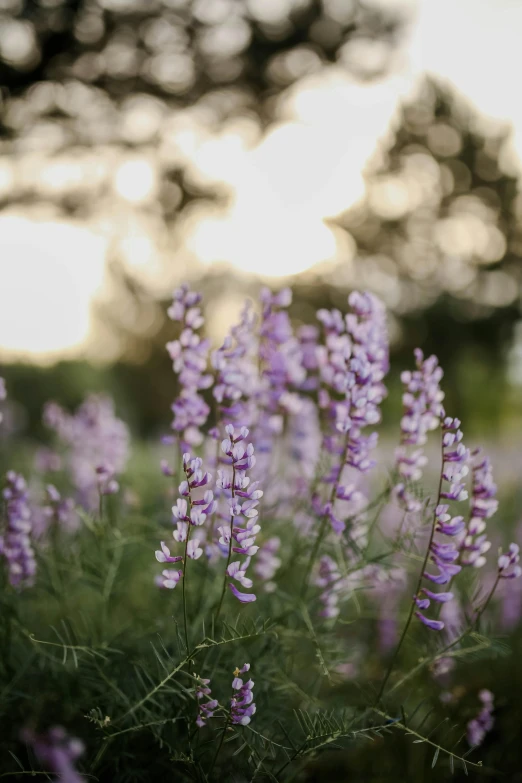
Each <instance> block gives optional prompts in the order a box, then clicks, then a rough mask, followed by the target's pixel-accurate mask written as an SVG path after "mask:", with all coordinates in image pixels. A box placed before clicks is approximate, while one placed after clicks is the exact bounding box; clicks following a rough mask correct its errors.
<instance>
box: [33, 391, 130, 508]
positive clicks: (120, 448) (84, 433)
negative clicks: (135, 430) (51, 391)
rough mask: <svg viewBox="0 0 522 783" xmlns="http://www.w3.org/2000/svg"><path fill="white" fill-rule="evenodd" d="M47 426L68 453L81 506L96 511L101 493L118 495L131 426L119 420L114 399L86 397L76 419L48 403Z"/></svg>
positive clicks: (55, 405)
mask: <svg viewBox="0 0 522 783" xmlns="http://www.w3.org/2000/svg"><path fill="white" fill-rule="evenodd" d="M44 422H45V424H46V425H47V426H48V427H50V428H51V429H53V430H54V431H55V432H56V434H57V436H58V438H59V440H60V441H61V442H62V443H63V444H64V445H65V447H66V449H67V451H68V459H67V462H66V464H67V466H68V469H69V471H70V473H71V476H72V480H73V482H74V485H75V487H76V489H77V491H78V499H79V502H80V503H81V504H82V505H83V506H84V507H85V508H87V509H88V510H90V511H94V510H95V509H97V508H98V504H99V495H100V493H101V494H104V495H110V494H114V493H115V492H117V491H118V482H117V480H116V476H117V475H118V474H120V473H121V472H122V471H123V470H124V468H125V465H126V463H127V459H128V456H129V442H130V433H129V430H128V427H127V425H126V424H125V423H124V422H123V421H121V419H118V418H117V417H116V415H115V411H114V404H113V401H112V400H111V399H110V397H106V396H103V395H96V394H91V395H89V396H88V397H86V399H85V401H84V402H83V403H82V404H81V405H80V407H79V408H78V410H77V411H76V413H74V415H71V414H69V413H67V412H66V411H64V410H63V409H62V408H61V407H60V406H59V405H57V404H56V403H54V402H50V403H48V404H47V405H46V407H45V410H44Z"/></svg>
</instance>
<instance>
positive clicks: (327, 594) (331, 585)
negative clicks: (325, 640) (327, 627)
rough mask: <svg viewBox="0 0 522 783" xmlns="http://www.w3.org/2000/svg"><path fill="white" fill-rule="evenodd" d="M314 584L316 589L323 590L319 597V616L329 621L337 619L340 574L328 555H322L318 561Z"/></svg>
mask: <svg viewBox="0 0 522 783" xmlns="http://www.w3.org/2000/svg"><path fill="white" fill-rule="evenodd" d="M315 584H316V585H317V587H321V588H323V590H322V593H321V594H320V596H319V597H320V600H321V602H322V604H323V609H321V611H320V612H319V615H320V616H321V617H326V618H329V619H331V618H334V617H337V616H338V614H339V611H340V609H339V592H340V589H342V585H341V573H340V571H339V568H338V567H337V563H336V562H335V560H333V559H332V558H331V557H330V556H329V555H323V556H322V557H321V559H320V561H319V572H318V575H317V577H316V579H315Z"/></svg>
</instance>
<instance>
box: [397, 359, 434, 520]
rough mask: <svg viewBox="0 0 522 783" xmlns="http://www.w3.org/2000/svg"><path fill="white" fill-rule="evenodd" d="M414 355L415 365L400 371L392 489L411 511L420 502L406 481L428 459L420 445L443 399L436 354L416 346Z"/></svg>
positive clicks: (415, 477)
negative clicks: (400, 408)
mask: <svg viewBox="0 0 522 783" xmlns="http://www.w3.org/2000/svg"><path fill="white" fill-rule="evenodd" d="M414 355H415V362H416V366H417V369H416V370H414V371H413V372H410V371H409V370H408V371H405V372H403V373H402V374H401V381H402V383H403V385H404V387H405V391H404V393H403V395H402V404H403V407H404V414H403V417H402V419H401V445H400V446H399V448H398V449H397V450H396V452H395V462H396V467H397V473H398V475H399V477H400V481H399V483H398V484H397V485H396V487H395V493H396V496H397V498H398V500H399V502H400V504H401V505H402V506H403V507H404V508H405V510H406V511H412V512H413V511H420V509H421V503H420V502H419V500H418V499H417V498H416V497H415V496H414V495H413V494H412V493H411V492H410V491H409V490H408V488H407V485H408V484H410V483H411V482H417V481H419V479H420V478H421V477H422V471H423V468H424V467H425V465H426V464H427V462H428V458H427V457H426V455H425V454H424V451H423V449H422V446H424V444H425V443H426V441H427V436H428V432H430V431H431V430H435V429H436V428H437V427H438V426H439V423H440V417H441V415H442V400H443V399H444V392H443V391H441V389H440V381H441V379H442V375H443V373H442V369H441V368H440V367H439V365H438V361H437V357H436V356H430V357H429V358H428V359H424V354H423V353H422V351H421V350H420V349H419V348H417V349H416V350H415V352H414Z"/></svg>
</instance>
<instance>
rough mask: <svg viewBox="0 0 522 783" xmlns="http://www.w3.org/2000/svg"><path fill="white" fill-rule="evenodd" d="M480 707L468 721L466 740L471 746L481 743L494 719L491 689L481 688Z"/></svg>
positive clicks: (491, 726)
mask: <svg viewBox="0 0 522 783" xmlns="http://www.w3.org/2000/svg"><path fill="white" fill-rule="evenodd" d="M479 699H480V701H481V702H482V705H483V706H482V709H481V710H480V712H479V714H478V715H477V716H476V717H475V718H473V719H472V720H470V721H469V723H468V731H467V734H468V742H469V744H470V745H471V747H472V748H475V747H477V746H478V745H482V743H483V742H484V738H485V736H486V734H487V733H488V731H491V729H492V728H493V724H494V723H495V720H494V718H493V710H494V703H493V702H494V696H493V694H492V693H491V691H487V690H482V691H480V693H479Z"/></svg>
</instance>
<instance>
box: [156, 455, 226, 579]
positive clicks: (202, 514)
mask: <svg viewBox="0 0 522 783" xmlns="http://www.w3.org/2000/svg"><path fill="white" fill-rule="evenodd" d="M202 467H203V462H202V460H201V459H200V458H199V457H195V458H193V457H191V455H190V454H189V453H186V454H183V470H184V473H185V478H184V480H183V481H182V482H181V484H180V485H179V487H178V491H179V494H180V495H181V497H180V498H178V500H177V501H176V504H175V505H174V506H173V507H172V517H173V521H174V522H175V523H176V530H174V531H173V533H172V536H173V538H174V540H175V541H176V542H177V543H178V544H181V543H184V544H185V550H186V554H187V557H189V558H190V559H191V560H197V559H198V558H199V557H201V555H202V554H203V549H202V548H201V547H200V543H202V541H203V537H200V538H193V539H191V538H190V531H191V529H192V527H201V526H202V525H204V524H205V522H206V520H207V518H208V517H209V516H210V515H211V514H212V513H213V512H214V511H215V508H216V502H215V500H214V493H213V492H212V490H211V489H207V487H208V486H209V485H210V484H211V482H212V475H211V474H210V473H207V472H206V471H203V470H202ZM160 546H161V549H159V550H157V551H156V553H155V554H156V560H157V561H158V562H159V563H179V562H180V561H181V560H183V558H182V556H181V555H174V556H173V555H171V553H170V549H169V548H168V546H167V544H166V543H165V541H161V543H160ZM182 576H183V572H182V571H175V570H172V569H166V570H164V571H163V572H162V574H161V576H158V577H156V584H157V585H158V587H164V588H167V589H169V590H172V589H173V588H174V587H176V585H177V584H178V582H179V580H180V579H181V577H182Z"/></svg>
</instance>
